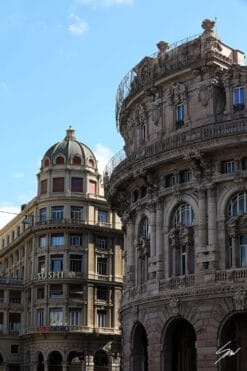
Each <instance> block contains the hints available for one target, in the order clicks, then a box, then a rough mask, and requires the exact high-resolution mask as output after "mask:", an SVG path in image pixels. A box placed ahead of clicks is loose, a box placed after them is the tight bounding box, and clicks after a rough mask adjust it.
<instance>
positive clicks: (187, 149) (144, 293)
mask: <svg viewBox="0 0 247 371" xmlns="http://www.w3.org/2000/svg"><path fill="white" fill-rule="evenodd" d="M213 27H214V22H213V21H210V20H204V21H203V23H202V28H203V33H202V34H201V35H199V36H195V37H193V38H192V39H188V40H186V41H183V42H181V43H177V44H174V45H171V46H170V47H169V45H168V43H166V42H164V41H161V42H160V43H158V44H157V46H158V49H159V51H158V52H157V53H156V54H155V55H154V56H152V57H145V58H143V60H142V61H141V62H140V63H139V64H138V65H137V66H136V67H135V68H133V69H132V71H131V72H130V73H129V74H128V75H127V76H126V77H125V78H124V79H123V81H122V83H121V84H120V86H119V90H118V94H117V106H116V113H117V126H118V128H119V131H120V133H121V135H122V136H123V138H124V140H125V147H124V151H125V158H124V157H123V156H122V157H121V158H120V157H119V155H118V156H117V157H115V158H114V159H113V160H112V161H111V162H110V163H109V165H108V167H107V168H106V170H105V181H106V183H105V188H106V195H107V199H108V200H109V201H110V203H111V206H112V207H113V208H114V209H116V210H117V211H118V213H119V215H120V216H121V218H122V222H123V225H124V231H125V243H124V248H125V254H126V265H125V276H124V277H125V278H124V291H123V296H122V300H121V306H120V317H121V323H122V328H123V346H124V349H123V351H124V354H123V368H124V370H126V371H127V370H128V371H129V370H135V371H141V370H142V371H144V370H145V371H148V370H149V371H157V370H162V371H175V370H176V371H195V370H198V371H202V370H212V371H213V370H214V371H215V370H221V371H223V370H224V371H240V370H244V368H245V367H246V364H247V355H246V350H245V349H246V348H247V335H246V334H247V331H246V315H247V302H246V294H247V290H246V282H247V224H246V220H247V219H246V215H247V182H246V179H247V161H246V159H247V149H246V143H247V111H246V89H247V68H246V67H245V66H244V63H243V60H244V56H243V53H241V52H240V51H238V50H235V49H233V48H231V47H229V46H227V45H225V44H224V43H223V42H221V40H220V39H219V37H218V36H217V35H216V34H215V33H214V31H213ZM119 159H120V160H119ZM226 343H227V349H228V348H229V349H231V350H232V351H233V354H232V356H231V357H229V355H226V354H225V351H223V352H222V353H219V352H218V351H217V350H219V348H220V347H224V345H225V344H226ZM239 348H241V349H239ZM223 355H224V357H222V356H223Z"/></svg>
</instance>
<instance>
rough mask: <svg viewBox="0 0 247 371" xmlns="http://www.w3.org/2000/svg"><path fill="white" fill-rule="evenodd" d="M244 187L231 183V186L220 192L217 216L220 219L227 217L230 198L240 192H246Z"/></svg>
mask: <svg viewBox="0 0 247 371" xmlns="http://www.w3.org/2000/svg"><path fill="white" fill-rule="evenodd" d="M244 191H245V190H244V189H240V188H239V186H237V185H234V183H231V188H230V187H227V188H226V189H225V190H223V192H220V195H219V198H218V202H217V216H218V219H220V220H224V219H225V217H226V207H227V205H228V202H229V201H230V199H231V198H232V197H233V196H234V195H235V194H236V193H238V192H244Z"/></svg>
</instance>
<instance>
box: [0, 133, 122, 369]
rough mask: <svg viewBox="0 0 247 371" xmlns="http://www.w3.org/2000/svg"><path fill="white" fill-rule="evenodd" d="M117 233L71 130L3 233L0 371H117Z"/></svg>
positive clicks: (89, 155) (89, 159)
mask: <svg viewBox="0 0 247 371" xmlns="http://www.w3.org/2000/svg"><path fill="white" fill-rule="evenodd" d="M122 234H123V232H122V225H121V221H120V219H119V217H118V216H117V215H116V213H115V212H112V211H111V210H110V208H109V206H108V204H107V202H106V199H105V197H104V188H103V183H102V177H101V175H100V174H99V172H98V167H97V160H96V158H95V156H94V154H93V152H92V151H91V150H90V149H89V148H88V147H87V146H86V145H85V144H83V143H81V142H79V141H78V140H77V139H76V137H75V132H74V130H73V129H72V128H71V127H70V128H69V129H68V130H67V131H66V136H65V139H64V140H62V141H60V142H58V143H56V144H54V145H53V146H52V147H51V148H50V149H48V151H47V152H46V153H45V155H44V156H43V158H42V161H41V169H40V172H39V174H38V192H37V196H36V197H35V198H34V199H32V200H31V201H30V202H29V203H28V204H26V205H23V206H22V210H21V212H20V214H18V215H17V216H16V217H15V218H14V219H13V220H12V221H11V222H9V223H8V224H7V225H6V226H5V227H4V228H3V229H2V230H1V231H0V370H1V371H24V370H25V371H79V370H80V371H81V370H88V371H93V370H94V371H100V370H114V371H119V370H120V363H121V357H120V352H121V331H120V328H119V325H120V324H119V319H118V309H119V301H120V296H121V291H122V281H123V251H122V245H123V242H122V240H123V235H122Z"/></svg>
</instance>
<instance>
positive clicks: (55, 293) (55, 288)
mask: <svg viewBox="0 0 247 371" xmlns="http://www.w3.org/2000/svg"><path fill="white" fill-rule="evenodd" d="M62 297H63V285H50V298H51V299H61V298H62Z"/></svg>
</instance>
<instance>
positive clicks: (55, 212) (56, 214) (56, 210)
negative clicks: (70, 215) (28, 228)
mask: <svg viewBox="0 0 247 371" xmlns="http://www.w3.org/2000/svg"><path fill="white" fill-rule="evenodd" d="M63 214H64V207H63V206H52V208H51V218H52V219H53V220H55V219H63Z"/></svg>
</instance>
